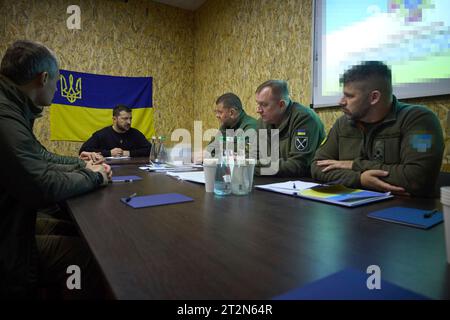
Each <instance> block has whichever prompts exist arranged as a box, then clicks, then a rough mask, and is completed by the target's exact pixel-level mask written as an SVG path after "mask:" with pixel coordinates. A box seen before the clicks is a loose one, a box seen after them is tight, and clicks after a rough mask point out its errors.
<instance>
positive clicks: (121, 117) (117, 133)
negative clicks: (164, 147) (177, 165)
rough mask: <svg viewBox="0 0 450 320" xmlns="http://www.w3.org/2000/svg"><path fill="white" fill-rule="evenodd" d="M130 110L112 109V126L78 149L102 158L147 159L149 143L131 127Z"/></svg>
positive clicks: (94, 135) (125, 108)
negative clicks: (99, 154) (94, 153)
mask: <svg viewBox="0 0 450 320" xmlns="http://www.w3.org/2000/svg"><path fill="white" fill-rule="evenodd" d="M131 119H132V116H131V109H130V108H128V107H127V106H124V105H118V106H116V107H115V108H114V109H113V118H112V120H113V124H112V126H108V127H106V128H103V129H101V130H99V131H97V132H95V133H94V134H93V135H92V137H90V138H89V139H88V140H87V141H86V142H85V143H84V144H83V145H82V146H81V148H80V153H82V152H83V151H84V152H85V151H90V152H99V153H101V154H102V155H103V156H104V157H122V156H125V157H148V156H149V154H150V149H151V143H150V142H148V141H147V139H146V138H145V136H144V135H143V134H142V133H141V132H140V131H139V130H137V129H135V128H132V127H131Z"/></svg>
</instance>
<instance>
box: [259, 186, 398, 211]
mask: <svg viewBox="0 0 450 320" xmlns="http://www.w3.org/2000/svg"><path fill="white" fill-rule="evenodd" d="M255 187H256V188H259V189H263V190H267V191H273V192H278V193H283V194H286V195H290V196H295V197H300V198H305V199H310V200H315V201H321V202H327V203H331V204H337V205H340V206H345V207H356V206H360V205H363V204H368V203H372V202H376V201H381V200H386V199H390V198H392V197H393V196H392V195H391V194H390V192H387V193H382V192H376V191H369V190H363V189H352V188H347V187H345V186H343V185H327V184H319V183H313V182H305V181H300V180H296V181H287V182H280V183H272V184H266V185H257V186H255Z"/></svg>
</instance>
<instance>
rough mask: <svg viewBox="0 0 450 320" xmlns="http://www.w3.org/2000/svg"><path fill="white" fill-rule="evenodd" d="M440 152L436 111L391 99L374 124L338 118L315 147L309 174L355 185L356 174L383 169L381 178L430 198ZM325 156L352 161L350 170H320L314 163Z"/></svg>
mask: <svg viewBox="0 0 450 320" xmlns="http://www.w3.org/2000/svg"><path fill="white" fill-rule="evenodd" d="M443 152H444V141H443V136H442V129H441V125H440V123H439V120H438V118H437V117H436V115H435V114H434V113H433V112H432V111H430V110H429V109H427V108H426V107H424V106H418V105H408V104H405V103H401V102H398V101H397V99H396V98H395V97H394V101H393V104H392V109H391V111H390V113H389V114H388V115H387V116H386V117H385V118H384V120H382V121H381V122H379V123H376V124H370V125H367V124H364V125H363V124H361V123H358V125H352V123H351V122H350V121H349V120H348V119H347V118H346V117H345V116H342V117H341V118H339V119H338V120H337V121H336V123H335V124H334V125H333V127H332V128H331V131H330V133H329V135H328V138H327V140H326V141H325V142H324V143H323V145H322V146H321V147H320V148H319V149H318V150H317V153H316V156H315V158H314V162H313V164H312V167H311V172H312V176H313V178H315V179H317V180H320V181H324V182H329V181H340V183H341V184H344V185H346V186H349V187H354V188H360V187H361V183H360V176H361V173H362V172H364V171H366V170H371V169H378V170H385V171H388V172H389V176H387V177H383V178H382V180H384V181H386V182H387V183H389V184H392V185H396V186H400V187H403V188H405V189H406V191H407V192H409V193H410V194H412V195H415V196H430V195H435V194H436V190H435V185H436V180H437V177H438V174H439V171H440V167H441V163H442V155H443ZM326 159H333V160H352V161H353V167H352V170H348V169H336V170H331V171H329V172H325V173H323V172H322V169H323V168H320V167H319V166H317V165H316V163H315V161H316V160H326Z"/></svg>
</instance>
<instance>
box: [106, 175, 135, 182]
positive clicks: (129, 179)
mask: <svg viewBox="0 0 450 320" xmlns="http://www.w3.org/2000/svg"><path fill="white" fill-rule="evenodd" d="M111 180H112V182H133V181H136V180H142V178H141V177H139V176H114V177H112V179H111Z"/></svg>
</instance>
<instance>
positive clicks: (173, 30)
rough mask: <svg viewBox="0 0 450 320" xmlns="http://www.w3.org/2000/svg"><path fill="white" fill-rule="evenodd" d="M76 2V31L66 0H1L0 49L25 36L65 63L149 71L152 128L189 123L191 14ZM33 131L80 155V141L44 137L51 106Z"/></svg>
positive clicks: (140, 0) (148, 5)
mask: <svg viewBox="0 0 450 320" xmlns="http://www.w3.org/2000/svg"><path fill="white" fill-rule="evenodd" d="M77 3H78V5H79V6H80V8H81V19H82V20H81V23H82V25H81V27H82V29H81V30H76V31H75V30H68V29H67V27H66V20H67V18H68V17H69V15H68V14H67V13H66V9H67V7H68V6H69V5H70V4H72V2H70V1H64V0H40V1H37V0H35V1H30V0H14V1H13V0H1V1H0V6H1V8H0V12H2V14H1V17H0V19H1V20H0V52H2V53H3V52H4V50H5V49H6V47H7V46H8V45H9V44H10V43H12V42H13V41H14V40H17V39H24V38H25V39H31V40H37V41H40V42H43V43H44V44H46V45H48V46H49V47H50V48H52V49H53V50H54V51H55V52H56V53H57V55H58V56H59V58H60V61H61V68H63V69H69V70H75V71H81V72H90V73H99V74H110V75H122V76H153V77H154V82H153V84H154V88H153V89H154V94H153V102H154V107H155V123H156V132H157V134H169V133H170V132H171V131H172V130H173V129H175V128H178V127H186V128H189V127H190V126H192V118H193V81H194V77H193V70H194V44H193V38H194V36H193V19H194V14H193V13H192V12H189V11H185V10H181V9H176V8H172V7H169V6H166V5H161V4H156V3H153V2H152V1H149V0H129V1H128V2H127V3H126V2H125V1H121V0H91V1H88V0H80V1H77ZM5 12H7V13H8V14H4V13H5ZM173 110H176V112H173ZM35 133H36V135H37V137H38V138H39V139H40V140H41V142H42V143H43V144H44V145H45V146H47V148H48V149H49V150H52V151H55V152H58V153H61V154H67V155H70V154H72V155H74V154H77V152H78V149H79V147H80V143H76V142H53V141H49V137H50V132H49V111H48V110H46V111H45V112H44V116H43V117H42V118H41V119H39V120H38V121H37V122H36V126H35Z"/></svg>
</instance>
